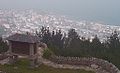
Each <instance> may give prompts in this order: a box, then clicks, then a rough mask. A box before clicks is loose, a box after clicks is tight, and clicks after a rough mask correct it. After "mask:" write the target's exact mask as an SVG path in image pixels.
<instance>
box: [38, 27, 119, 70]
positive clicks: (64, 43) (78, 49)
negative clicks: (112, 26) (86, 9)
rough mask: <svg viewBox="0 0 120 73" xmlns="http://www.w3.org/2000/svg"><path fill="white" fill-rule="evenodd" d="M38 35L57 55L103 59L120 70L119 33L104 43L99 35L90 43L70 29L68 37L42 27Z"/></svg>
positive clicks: (58, 31)
mask: <svg viewBox="0 0 120 73" xmlns="http://www.w3.org/2000/svg"><path fill="white" fill-rule="evenodd" d="M37 35H38V36H39V37H40V38H42V39H41V41H42V42H44V43H46V44H47V46H48V48H50V50H51V51H53V52H54V53H55V55H58V56H73V57H96V58H101V59H104V60H108V61H110V62H112V63H113V64H115V65H116V66H117V67H118V68H119V69H120V54H119V53H120V36H119V35H120V34H119V33H118V32H117V31H114V32H113V33H112V34H111V35H110V36H106V37H107V40H106V41H104V42H103V43H101V41H100V39H99V38H98V37H97V35H95V37H94V38H93V39H92V41H90V39H89V38H88V39H86V38H85V37H81V36H80V35H78V33H77V32H76V31H75V29H70V30H69V31H68V33H67V35H66V34H63V33H62V31H61V30H56V31H54V30H53V31H52V32H51V31H50V29H49V28H46V27H42V28H41V30H40V32H37Z"/></svg>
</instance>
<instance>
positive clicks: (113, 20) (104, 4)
mask: <svg viewBox="0 0 120 73" xmlns="http://www.w3.org/2000/svg"><path fill="white" fill-rule="evenodd" d="M119 3H120V1H119V0H101V1H98V0H91V1H88V0H84V1H83V0H12V1H10V0H0V9H38V10H42V11H48V12H54V13H57V14H61V15H66V16H68V17H70V18H72V19H75V20H88V21H95V22H103V23H105V24H113V25H119V24H120V20H119V17H120V15H119V13H120V5H119Z"/></svg>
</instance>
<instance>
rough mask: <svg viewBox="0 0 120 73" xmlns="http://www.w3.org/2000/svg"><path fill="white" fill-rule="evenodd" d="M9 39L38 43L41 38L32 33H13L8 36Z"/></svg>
mask: <svg viewBox="0 0 120 73" xmlns="http://www.w3.org/2000/svg"><path fill="white" fill-rule="evenodd" d="M6 40H8V41H17V42H26V43H37V42H39V38H38V37H37V36H33V35H31V34H18V33H16V34H13V35H11V36H9V37H7V38H6Z"/></svg>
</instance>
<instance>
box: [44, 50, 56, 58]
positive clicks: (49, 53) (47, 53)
mask: <svg viewBox="0 0 120 73" xmlns="http://www.w3.org/2000/svg"><path fill="white" fill-rule="evenodd" d="M53 54H54V53H53V52H52V51H51V50H50V49H45V50H44V51H43V58H46V59H49V58H50V57H51V55H53Z"/></svg>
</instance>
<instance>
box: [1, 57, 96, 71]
mask: <svg viewBox="0 0 120 73" xmlns="http://www.w3.org/2000/svg"><path fill="white" fill-rule="evenodd" d="M0 70H2V71H3V72H6V73H94V72H91V71H84V70H70V69H55V68H52V67H47V66H44V65H41V66H40V67H38V68H35V69H30V68H29V61H28V60H25V59H21V60H20V61H18V62H16V63H15V64H14V65H0Z"/></svg>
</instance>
